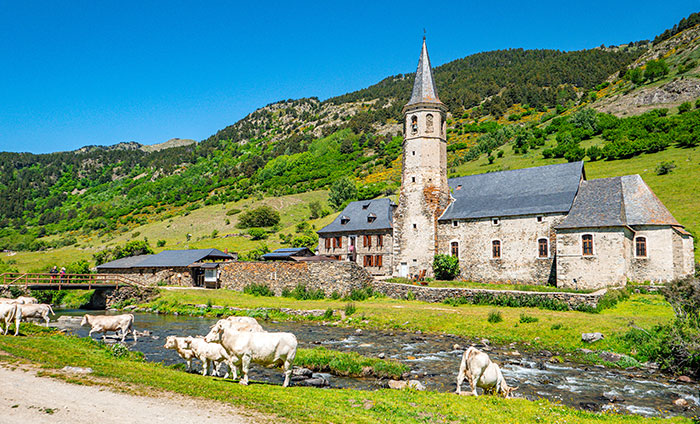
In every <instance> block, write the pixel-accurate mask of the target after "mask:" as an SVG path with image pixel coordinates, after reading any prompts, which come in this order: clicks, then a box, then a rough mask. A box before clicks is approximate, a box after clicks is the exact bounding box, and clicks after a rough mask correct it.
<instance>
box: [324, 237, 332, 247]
mask: <svg viewBox="0 0 700 424" xmlns="http://www.w3.org/2000/svg"><path fill="white" fill-rule="evenodd" d="M323 241H324V242H325V243H326V250H328V249H330V248H331V239H329V238H325V239H324V240H323Z"/></svg>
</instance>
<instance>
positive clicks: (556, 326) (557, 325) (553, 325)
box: [550, 323, 564, 330]
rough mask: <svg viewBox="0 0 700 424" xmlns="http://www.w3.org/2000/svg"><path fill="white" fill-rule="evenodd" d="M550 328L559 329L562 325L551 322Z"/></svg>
mask: <svg viewBox="0 0 700 424" xmlns="http://www.w3.org/2000/svg"><path fill="white" fill-rule="evenodd" d="M550 328H551V329H552V330H561V329H562V328H564V325H563V324H560V323H556V324H552V326H551V327H550Z"/></svg>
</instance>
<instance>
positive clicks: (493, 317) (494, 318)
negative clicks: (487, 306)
mask: <svg viewBox="0 0 700 424" xmlns="http://www.w3.org/2000/svg"><path fill="white" fill-rule="evenodd" d="M487 321H488V322H490V323H492V324H496V323H499V322H501V321H503V315H501V312H500V311H491V312H489V317H488V318H487Z"/></svg>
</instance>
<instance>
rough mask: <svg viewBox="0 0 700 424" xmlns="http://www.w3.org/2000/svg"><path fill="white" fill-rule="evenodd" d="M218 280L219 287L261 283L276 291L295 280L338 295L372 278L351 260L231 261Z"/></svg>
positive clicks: (237, 288) (308, 286)
mask: <svg viewBox="0 0 700 424" xmlns="http://www.w3.org/2000/svg"><path fill="white" fill-rule="evenodd" d="M220 270H221V276H220V278H219V281H220V283H221V287H222V288H226V289H232V290H237V291H243V289H244V288H245V287H246V286H248V285H251V284H264V285H266V286H268V287H269V288H270V289H272V291H273V292H274V293H275V295H277V296H279V295H281V294H282V290H284V289H288V290H293V289H294V288H295V287H296V286H297V284H304V285H306V287H307V289H313V290H318V289H321V290H323V291H324V292H325V293H326V296H330V295H331V294H333V292H337V293H339V294H340V295H341V296H345V295H348V294H350V292H351V291H352V290H353V289H360V288H362V287H363V286H365V285H367V284H371V283H372V281H374V280H373V278H372V276H371V275H369V273H368V272H367V270H365V269H364V268H362V267H361V266H359V265H357V264H356V263H354V262H342V261H331V262H292V261H267V262H231V263H227V264H225V265H223V266H221V268H220Z"/></svg>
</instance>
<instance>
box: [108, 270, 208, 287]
mask: <svg viewBox="0 0 700 424" xmlns="http://www.w3.org/2000/svg"><path fill="white" fill-rule="evenodd" d="M108 273H109V274H117V275H121V276H123V277H125V278H127V279H129V280H133V281H136V282H137V283H140V284H142V285H145V286H156V285H158V283H161V282H162V283H165V284H166V285H169V286H183V287H191V286H193V285H194V280H193V279H192V273H191V272H190V269H189V268H167V269H157V268H153V269H143V270H139V269H115V270H109V271H108Z"/></svg>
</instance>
